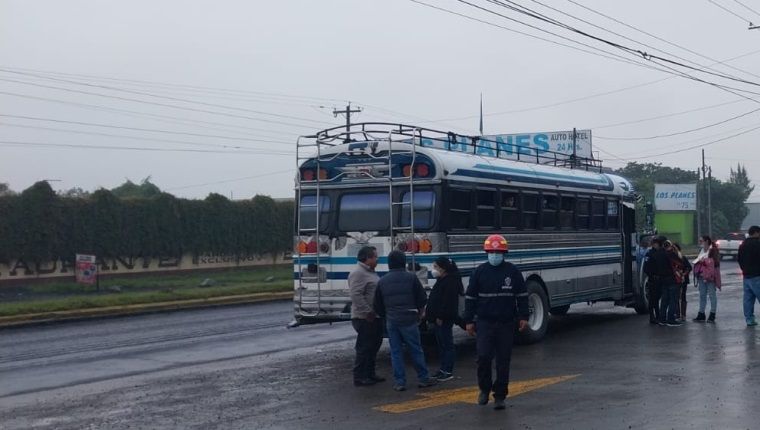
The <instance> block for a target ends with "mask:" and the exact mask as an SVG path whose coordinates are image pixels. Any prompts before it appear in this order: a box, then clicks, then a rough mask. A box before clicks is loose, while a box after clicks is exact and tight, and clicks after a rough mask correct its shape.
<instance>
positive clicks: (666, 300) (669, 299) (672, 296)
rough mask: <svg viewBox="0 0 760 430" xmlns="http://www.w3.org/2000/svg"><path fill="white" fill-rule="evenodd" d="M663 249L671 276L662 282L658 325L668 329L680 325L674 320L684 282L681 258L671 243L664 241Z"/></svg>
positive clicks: (683, 268)
mask: <svg viewBox="0 0 760 430" xmlns="http://www.w3.org/2000/svg"><path fill="white" fill-rule="evenodd" d="M664 249H665V254H666V255H667V263H668V265H669V266H670V267H669V269H670V273H671V275H670V276H668V277H664V278H663V281H662V299H661V301H660V323H661V325H662V324H665V325H667V326H668V327H676V326H679V325H681V324H682V323H681V322H679V321H677V320H676V313H677V309H678V298H679V297H678V296H679V292H680V289H681V284H682V283H683V280H684V273H685V267H684V265H683V256H682V255H681V254H680V253H679V252H678V251H677V250H676V248H675V247H674V246H673V243H672V242H671V241H669V240H666V241H665V246H664Z"/></svg>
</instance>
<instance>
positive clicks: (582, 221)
mask: <svg viewBox="0 0 760 430" xmlns="http://www.w3.org/2000/svg"><path fill="white" fill-rule="evenodd" d="M590 204H591V202H590V201H589V199H578V230H588V229H589V227H590V221H591V208H590V207H589V206H590Z"/></svg>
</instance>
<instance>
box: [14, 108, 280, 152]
mask: <svg viewBox="0 0 760 430" xmlns="http://www.w3.org/2000/svg"><path fill="white" fill-rule="evenodd" d="M0 117H7V118H17V119H27V120H32V121H46V122H55V123H61V124H74V125H86V126H90V127H104V128H115V129H120V130H132V131H147V132H151V133H164V134H180V135H184V136H195V137H210V138H214V139H225V140H238V141H243V142H262V143H281V144H286V145H293V142H286V141H283V140H264V139H251V138H245V137H232V136H221V135H216V134H202V133H187V132H181V131H170V130H160V129H155V128H139V127H126V126H119V125H111V124H99V123H92V122H83V121H67V120H62V119H55V118H41V117H34V116H24V115H11V114H2V113H0ZM2 124H3V123H0V125H2Z"/></svg>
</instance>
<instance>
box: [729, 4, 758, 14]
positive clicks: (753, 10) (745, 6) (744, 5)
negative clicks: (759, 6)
mask: <svg viewBox="0 0 760 430" xmlns="http://www.w3.org/2000/svg"><path fill="white" fill-rule="evenodd" d="M734 1H735V2H736V3H739V5H741V6H742V7H743V8H745V9H747V10H748V11H750V12H752V13H754V14H755V15H757V16H760V12H758V11H756V10H755V9H752V8H751V7H749V6H747V5H746V4H744V3H742V2H740V1H739V0H734Z"/></svg>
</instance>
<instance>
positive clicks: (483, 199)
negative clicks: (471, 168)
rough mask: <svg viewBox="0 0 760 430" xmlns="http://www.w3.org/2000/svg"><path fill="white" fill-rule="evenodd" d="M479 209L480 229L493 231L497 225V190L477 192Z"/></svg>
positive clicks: (478, 223)
mask: <svg viewBox="0 0 760 430" xmlns="http://www.w3.org/2000/svg"><path fill="white" fill-rule="evenodd" d="M477 193H478V207H477V223H476V224H475V225H476V226H477V227H478V228H489V229H492V228H493V227H494V226H495V225H496V222H495V221H496V190H477Z"/></svg>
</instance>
